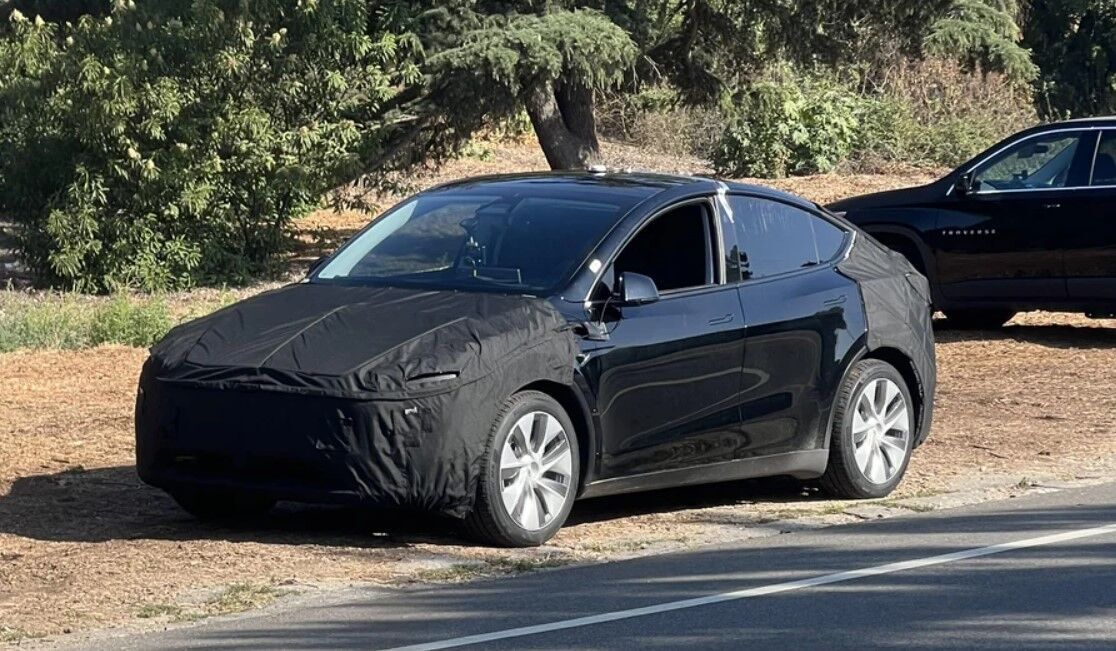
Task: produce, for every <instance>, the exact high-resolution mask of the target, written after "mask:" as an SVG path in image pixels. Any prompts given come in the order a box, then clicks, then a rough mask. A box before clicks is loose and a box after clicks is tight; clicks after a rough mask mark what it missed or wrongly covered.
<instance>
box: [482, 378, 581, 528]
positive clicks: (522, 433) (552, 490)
mask: <svg viewBox="0 0 1116 651" xmlns="http://www.w3.org/2000/svg"><path fill="white" fill-rule="evenodd" d="M489 436H490V438H489V442H488V451H487V453H486V458H485V462H484V474H483V475H482V476H481V480H480V483H479V485H478V487H477V499H476V503H475V504H474V506H473V511H472V513H470V514H469V516H468V517H467V518H466V520H465V525H466V527H467V528H468V529H469V531H470V532H471V533H472V534H473V535H474V536H475V537H477V538H479V539H480V540H481V541H483V542H487V543H490V544H493V545H500V546H503V547H532V546H536V545H541V544H543V543H544V542H546V541H547V540H549V539H550V538H551V537H553V536H554V534H555V533H557V531H558V529H560V528H561V527H562V525H563V524H564V523H565V522H566V518H567V517H569V514H570V510H571V509H572V508H573V502H574V497H575V496H576V495H577V482H578V471H579V457H578V446H577V436H576V433H575V431H574V427H573V423H572V422H571V421H570V418H569V416H568V415H567V414H566V411H565V410H564V409H562V406H561V405H559V404H558V402H557V401H556V400H554V399H553V398H551V397H550V396H548V395H546V394H544V393H540V392H538V391H524V392H522V393H518V394H516V395H514V396H512V397H511V399H510V400H508V402H507V403H506V404H505V405H504V407H503V408H502V409H501V410H500V414H499V415H498V416H497V417H496V422H495V423H494V424H493V427H492V432H491V434H490V435H489Z"/></svg>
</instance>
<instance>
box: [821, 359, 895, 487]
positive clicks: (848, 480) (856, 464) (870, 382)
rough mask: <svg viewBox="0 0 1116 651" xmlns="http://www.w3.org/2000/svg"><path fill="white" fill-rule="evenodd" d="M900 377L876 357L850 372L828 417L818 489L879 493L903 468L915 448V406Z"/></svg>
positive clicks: (891, 484)
mask: <svg viewBox="0 0 1116 651" xmlns="http://www.w3.org/2000/svg"><path fill="white" fill-rule="evenodd" d="M913 404H914V403H913V402H912V401H911V393H910V391H909V390H908V388H907V383H906V382H905V381H904V380H903V376H901V375H900V374H899V372H898V371H896V370H895V368H894V367H893V366H891V365H890V364H887V363H886V362H882V361H879V360H875V359H866V360H862V361H860V362H857V364H856V365H855V366H853V368H852V370H851V371H850V372H849V376H848V378H846V380H845V383H844V385H842V387H841V391H840V393H839V394H838V396H837V403H836V407H835V412H834V418H833V432H832V434H831V436H830V442H829V466H828V467H827V468H826V471H825V475H824V476H822V479H821V483H822V487H823V488H825V489H826V491H827V492H829V493H830V494H832V495H834V496H836V497H841V498H845V499H868V498H875V497H884V496H885V495H888V494H890V493H891V491H893V490H895V487H896V486H898V485H899V482H900V481H901V480H902V479H903V474H904V473H906V471H907V464H908V463H909V462H910V458H911V450H912V449H913V447H914V427H913V424H914V418H913V415H914V409H913Z"/></svg>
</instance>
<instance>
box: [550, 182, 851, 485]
mask: <svg viewBox="0 0 1116 651" xmlns="http://www.w3.org/2000/svg"><path fill="white" fill-rule="evenodd" d="M722 192H726V193H728V194H734V193H739V194H746V195H751V196H757V197H761V198H765V199H771V200H775V201H784V202H787V203H790V204H792V205H794V206H796V207H798V208H802V209H804V210H807V211H809V212H811V213H813V214H815V215H818V216H819V217H820V216H822V212H821V211H820V210H819V209H818V208H817V207H816V206H813V205H812V204H809V203H807V202H805V201H802V200H801V199H798V198H797V197H793V196H792V195H787V194H784V193H781V192H777V191H772V190H769V189H766V188H759V187H754V186H747V185H741V184H724V183H720V182H715V181H709V180H703V179H695V180H693V182H692V183H688V184H685V185H682V186H677V187H670V188H667V189H664V191H663V192H661V193H660V194H659V195H656V196H655V197H653V198H651V199H649V200H648V201H646V202H644V203H642V204H640V205H639V206H638V207H637V208H636V209H634V210H633V211H632V212H631V213H630V214H628V215H627V216H626V217H625V218H624V219H623V220H621V221H620V222H619V223H618V224H617V226H616V228H615V229H614V230H613V231H612V232H611V233H610V234H609V235H608V236H607V237H606V238H605V241H604V242H602V244H601V245H600V246H599V247H598V248H597V251H596V252H595V253H594V256H593V257H592V259H597V260H600V261H601V262H602V263H607V262H609V261H611V258H612V257H613V256H614V255H615V254H616V253H617V252H619V251H620V250H621V249H622V248H623V246H624V244H625V243H626V242H627V241H628V240H629V239H630V238H631V237H633V236H634V234H635V233H636V232H637V231H638V230H639V228H640V227H641V226H642V225H643V224H645V223H647V222H648V221H650V220H651V219H652V218H653V217H654V216H656V215H657V214H659V213H661V212H663V211H664V210H666V209H669V208H672V207H675V206H678V205H681V204H684V203H686V202H688V201H693V200H695V199H708V200H709V201H710V204H711V205H713V206H715V207H716V210H717V212H718V219H719V220H722V221H723V220H724V214H723V211H722V205H723V204H722V203H721V202H720V201H717V200H715V198H716V197H717V196H718V193H722ZM823 218H826V219H829V218H830V217H823ZM846 228H847V227H846ZM721 230H722V232H724V231H725V229H723V228H722V229H721ZM589 262H590V260H587V261H586V265H588V264H589ZM605 267H607V264H602V268H605ZM597 281H598V273H597V272H594V271H592V270H590V269H589V268H588V266H586V267H584V268H583V269H582V270H581V271H580V272H579V273H578V274H576V275H575V276H574V279H573V280H572V281H571V283H570V287H569V288H567V290H566V291H565V292H563V294H562V298H561V299H560V300H556V301H555V304H556V306H558V307H559V309H561V310H562V311H563V312H564V313H565V314H566V315H567V317H568V318H569V319H570V320H571V321H573V322H577V321H579V320H585V319H589V318H590V317H591V315H590V314H589V313H587V311H586V307H585V306H586V300H587V299H588V298H589V297H590V296H591V295H592V292H593V287H594V284H595V283H596V282H597ZM694 328H697V329H698V330H699V334H694V330H693V329H694ZM865 331H866V324H865V319H864V314H863V310H862V308H861V307H860V297H859V293H858V291H857V287H856V283H855V282H853V281H852V280H850V279H848V278H846V277H845V276H843V275H842V274H841V273H840V272H839V271H837V269H836V266H835V265H834V264H825V265H820V266H818V267H814V268H810V269H805V270H803V271H800V272H798V273H793V274H789V275H787V276H783V277H777V278H771V279H764V280H758V281H745V282H741V283H728V284H724V285H719V286H714V287H708V288H701V289H696V290H692V291H687V292H681V293H678V294H675V295H666V296H664V297H662V298H661V299H660V301H659V302H657V303H653V304H650V305H643V306H633V307H626V308H620V314H619V318H618V319H617V321H616V322H615V324H614V325H613V327H611V328H610V332H609V337H608V340H607V341H604V342H601V341H594V340H593V339H591V338H583V339H582V342H581V346H582V361H581V363H580V364H579V366H578V369H577V376H578V379H579V381H578V385H579V386H580V387H581V389H582V391H583V394H582V399H584V400H585V402H586V403H587V404H589V405H590V407H591V409H592V422H593V423H594V428H595V429H596V431H597V435H596V437H595V438H596V439H597V440H598V444H597V446H596V449H597V457H596V458H595V459H591V460H590V463H589V464H588V468H587V469H586V470H587V476H586V479H587V480H588V481H586V482H585V485H583V490H584V491H586V494H587V495H592V496H596V495H603V494H611V493H616V492H628V491H635V490H647V489H650V488H656V487H667V486H675V485H680V484H688V483H701V482H706V481H718V480H723V479H734V478H744V477H753V476H764V475H769V474H792V475H796V476H799V477H802V478H809V477H816V476H819V475H820V474H821V473H822V472H824V469H825V463H826V459H827V454H826V448H827V447H828V438H827V437H828V431H829V418H830V416H831V411H832V401H833V396H834V395H835V393H836V388H837V386H838V385H839V383H840V382H841V380H842V378H843V376H844V373H845V371H846V370H847V369H848V368H849V366H851V364H852V363H853V362H854V361H855V360H856V359H857V358H859V357H860V356H862V355H864V354H865V353H866V352H867V350H866V346H865V341H864V333H865ZM792 362H793V363H792ZM734 371H735V372H734Z"/></svg>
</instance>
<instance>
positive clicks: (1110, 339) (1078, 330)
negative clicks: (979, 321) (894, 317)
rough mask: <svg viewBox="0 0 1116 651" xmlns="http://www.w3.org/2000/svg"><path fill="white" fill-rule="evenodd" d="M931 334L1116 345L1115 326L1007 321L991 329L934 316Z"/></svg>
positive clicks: (1080, 346)
mask: <svg viewBox="0 0 1116 651" xmlns="http://www.w3.org/2000/svg"><path fill="white" fill-rule="evenodd" d="M934 338H935V340H936V341H937V342H938V343H940V344H942V343H955V342H966V341H990V340H1003V339H1014V340H1015V341H1018V342H1021V343H1030V344H1036V345H1039V346H1046V347H1049V348H1065V349H1076V350H1090V349H1093V350H1097V349H1107V348H1116V328H1108V327H1104V326H1100V325H1097V326H1091V325H1068V324H1051V325H1006V326H1004V327H1002V328H999V329H994V330H961V329H955V328H951V327H950V326H949V324H948V322H947V321H946V320H944V319H935V320H934Z"/></svg>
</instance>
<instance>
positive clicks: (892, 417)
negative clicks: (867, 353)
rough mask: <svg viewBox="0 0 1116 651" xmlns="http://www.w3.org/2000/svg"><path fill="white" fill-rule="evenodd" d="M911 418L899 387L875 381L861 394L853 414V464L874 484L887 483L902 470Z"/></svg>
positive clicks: (886, 381) (888, 382)
mask: <svg viewBox="0 0 1116 651" xmlns="http://www.w3.org/2000/svg"><path fill="white" fill-rule="evenodd" d="M910 438H911V417H910V410H909V409H908V408H907V400H906V398H904V397H903V392H902V391H900V390H899V386H898V385H896V384H895V383H894V382H892V381H891V380H889V379H887V378H877V379H875V380H872V381H871V382H869V383H868V384H867V385H865V387H864V388H863V389H862V390H861V391H860V396H859V397H857V399H856V410H855V411H854V412H853V423H852V440H853V449H854V456H855V457H856V465H857V467H858V468H860V472H861V474H863V475H864V477H865V478H866V479H868V481H870V482H872V483H873V484H886V483H887V482H889V481H891V479H892V478H893V477H895V475H896V474H897V473H898V472H899V470H900V469H902V467H903V461H904V459H905V458H906V456H907V449H908V448H909V447H910Z"/></svg>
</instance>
